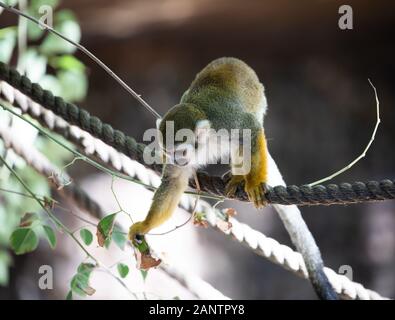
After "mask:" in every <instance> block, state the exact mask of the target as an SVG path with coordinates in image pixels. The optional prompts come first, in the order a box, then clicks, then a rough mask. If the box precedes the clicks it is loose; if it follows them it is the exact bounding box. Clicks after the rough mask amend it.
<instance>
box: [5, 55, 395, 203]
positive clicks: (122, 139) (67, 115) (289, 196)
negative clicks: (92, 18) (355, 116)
mask: <svg viewBox="0 0 395 320" xmlns="http://www.w3.org/2000/svg"><path fill="white" fill-rule="evenodd" d="M0 79H1V80H3V81H5V82H7V83H8V84H9V85H11V86H12V87H14V88H15V89H17V90H18V91H20V93H22V94H23V95H26V96H27V97H29V98H30V99H32V100H33V101H35V102H36V103H38V104H40V105H42V106H43V107H44V108H46V109H48V110H51V111H52V112H53V113H54V114H55V115H57V116H59V117H61V118H63V119H64V120H65V121H67V122H69V123H70V124H72V125H75V126H78V127H79V128H81V129H82V130H84V131H87V132H89V133H90V134H91V135H92V136H94V137H95V138H98V139H100V140H102V141H103V142H104V143H106V144H108V145H110V146H112V147H113V148H114V149H116V150H117V151H119V152H122V153H124V154H125V155H126V156H128V157H130V158H131V159H132V160H136V161H138V162H140V163H142V164H144V166H146V167H148V168H150V169H153V170H154V171H156V172H158V173H160V172H161V170H162V166H161V165H160V164H152V165H147V164H146V163H145V162H144V161H143V160H144V159H143V152H144V148H145V147H146V146H145V144H142V143H137V142H136V140H135V139H134V138H132V137H130V136H127V135H125V134H124V133H123V132H121V131H119V130H115V129H113V128H112V126H111V125H109V124H106V123H103V122H102V121H101V120H100V119H99V118H97V117H95V116H91V115H90V114H89V112H88V111H86V110H84V109H81V108H78V107H77V106H76V105H74V104H71V103H67V102H65V101H64V100H63V99H62V98H60V97H54V96H53V94H52V93H51V92H50V91H48V90H43V89H42V88H41V87H40V86H39V85H38V84H35V83H33V84H32V83H31V82H30V80H29V79H28V78H27V77H25V76H21V75H20V74H19V73H18V72H17V71H16V70H15V69H13V68H11V67H9V66H7V65H6V64H4V63H0ZM3 83H4V82H3ZM4 88H6V86H4V85H3V84H2V88H1V89H3V90H1V89H0V91H2V94H3V95H5V96H6V95H7V93H6V91H7V89H4ZM8 91H9V90H8ZM10 102H11V101H10ZM12 102H13V101H12ZM12 102H11V103H12ZM18 107H19V108H21V109H24V107H23V104H19V105H18ZM29 115H30V116H32V117H33V118H35V119H37V120H39V121H40V120H41V121H42V120H43V119H40V114H37V112H35V111H34V110H33V109H32V110H29ZM41 121H40V122H41ZM197 176H198V180H199V183H200V186H201V190H202V191H204V192H208V193H211V194H214V195H219V196H222V197H225V187H226V183H227V179H226V178H222V177H218V176H209V175H208V174H207V173H205V172H203V171H199V172H198V173H197ZM394 183H395V181H394V180H393V179H391V180H390V179H384V180H381V181H367V182H359V181H357V182H353V183H341V184H328V185H325V186H323V185H315V186H312V187H310V186H307V185H302V186H294V185H290V186H287V187H284V186H275V187H271V188H268V191H267V192H266V193H265V194H264V195H263V196H264V197H265V198H266V199H267V202H268V203H270V204H282V205H290V204H295V205H298V206H305V205H310V206H311V205H332V204H353V203H360V202H368V201H381V200H387V199H395V185H394ZM190 185H191V186H192V187H196V185H195V182H194V181H193V180H191V181H190ZM233 199H236V200H240V201H248V197H247V195H246V193H245V192H244V190H242V188H239V189H238V190H237V191H236V193H235V195H234V197H233Z"/></svg>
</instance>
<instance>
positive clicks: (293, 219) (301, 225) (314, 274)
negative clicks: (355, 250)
mask: <svg viewBox="0 0 395 320" xmlns="http://www.w3.org/2000/svg"><path fill="white" fill-rule="evenodd" d="M268 160H269V181H268V182H269V184H270V185H285V182H284V180H283V178H282V176H281V173H280V171H279V170H278V168H277V165H276V163H275V162H274V160H273V158H272V157H271V155H270V154H269V155H268ZM273 207H274V208H275V209H276V211H277V212H278V214H279V216H280V218H281V220H282V221H283V223H284V226H285V228H286V229H287V231H288V234H289V235H290V237H291V240H292V243H293V244H294V245H295V247H296V250H297V251H298V252H299V253H300V254H301V255H302V257H303V259H304V261H305V264H306V268H307V272H308V274H309V278H310V281H311V283H312V285H313V288H314V290H315V292H316V293H317V295H318V297H319V298H320V299H323V300H337V299H338V295H337V294H336V292H335V290H334V289H333V287H332V285H331V284H330V282H329V280H328V277H327V276H326V274H325V273H324V263H323V261H322V258H321V253H320V250H319V248H318V246H317V244H316V243H315V240H314V237H313V235H312V234H311V232H310V230H309V228H308V227H307V225H306V223H305V221H304V220H303V217H302V214H301V212H300V210H299V209H298V207H297V206H295V205H290V206H284V205H279V204H274V205H273Z"/></svg>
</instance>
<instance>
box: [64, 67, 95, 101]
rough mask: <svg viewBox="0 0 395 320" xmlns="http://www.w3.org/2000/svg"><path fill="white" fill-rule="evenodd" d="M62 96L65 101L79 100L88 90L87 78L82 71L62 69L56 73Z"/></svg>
mask: <svg viewBox="0 0 395 320" xmlns="http://www.w3.org/2000/svg"><path fill="white" fill-rule="evenodd" d="M57 77H58V80H59V83H60V86H61V89H62V97H63V98H64V99H65V100H67V101H81V100H82V99H83V98H85V96H86V94H87V92H88V78H87V76H86V74H85V72H84V71H80V70H71V71H69V70H62V71H59V72H58V74H57Z"/></svg>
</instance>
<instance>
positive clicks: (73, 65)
mask: <svg viewBox="0 0 395 320" xmlns="http://www.w3.org/2000/svg"><path fill="white" fill-rule="evenodd" d="M50 64H51V66H52V67H54V68H55V69H63V70H68V71H85V65H84V64H83V63H82V62H81V61H79V60H78V59H77V58H76V57H74V56H72V55H63V56H61V57H54V58H53V59H51V60H50Z"/></svg>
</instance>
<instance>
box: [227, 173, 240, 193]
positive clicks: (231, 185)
mask: <svg viewBox="0 0 395 320" xmlns="http://www.w3.org/2000/svg"><path fill="white" fill-rule="evenodd" d="M243 184H244V176H242V175H232V177H231V178H230V180H229V182H228V183H227V185H226V189H225V195H226V196H227V197H228V198H232V197H233V196H234V195H235V193H236V190H237V188H238V187H239V186H242V185H243Z"/></svg>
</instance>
